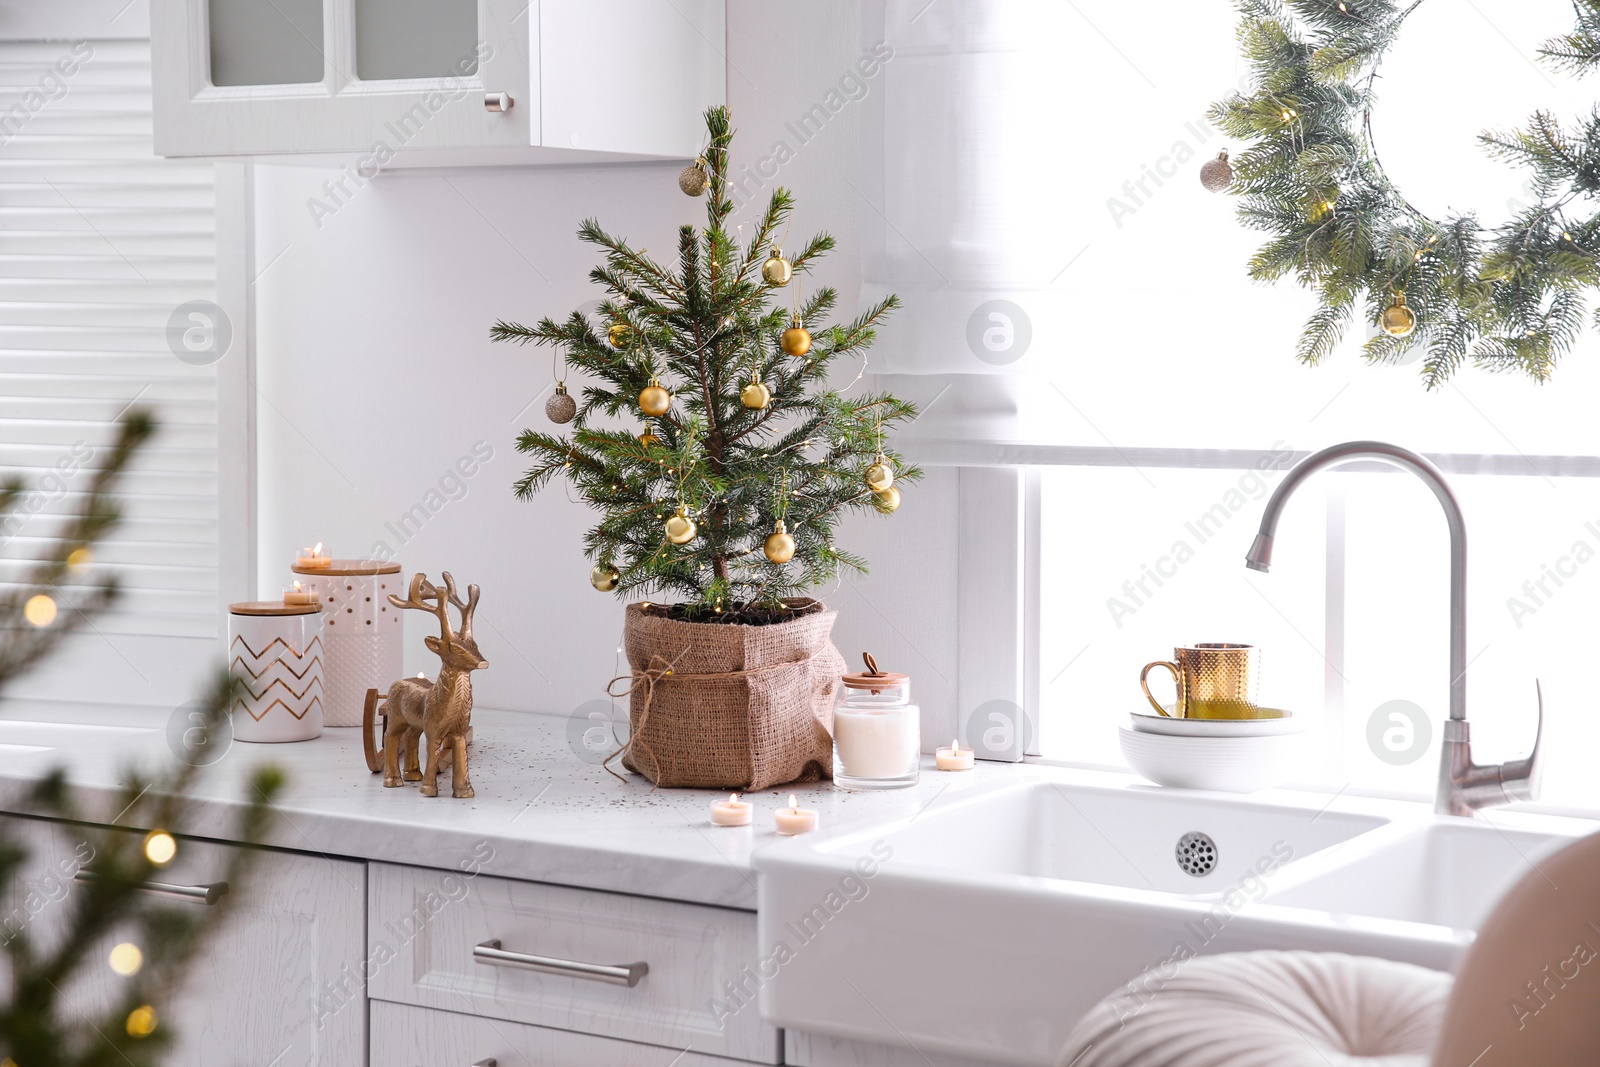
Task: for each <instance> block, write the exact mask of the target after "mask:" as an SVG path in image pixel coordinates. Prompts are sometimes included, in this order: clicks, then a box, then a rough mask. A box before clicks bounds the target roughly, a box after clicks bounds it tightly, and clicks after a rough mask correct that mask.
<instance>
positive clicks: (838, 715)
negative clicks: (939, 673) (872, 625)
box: [833, 655, 922, 789]
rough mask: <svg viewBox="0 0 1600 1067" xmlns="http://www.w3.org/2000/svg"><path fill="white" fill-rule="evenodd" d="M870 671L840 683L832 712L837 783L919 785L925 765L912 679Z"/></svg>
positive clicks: (850, 785)
mask: <svg viewBox="0 0 1600 1067" xmlns="http://www.w3.org/2000/svg"><path fill="white" fill-rule="evenodd" d="M862 658H863V659H864V660H866V663H867V669H866V670H865V671H862V672H859V673H856V674H847V675H845V676H844V677H843V678H842V679H841V681H842V682H843V685H842V686H840V689H839V703H838V705H837V706H836V707H835V708H834V709H833V780H834V783H835V784H837V785H841V786H843V787H845V788H846V789H898V788H901V787H903V786H908V785H915V784H916V783H917V775H918V773H919V772H920V769H921V763H922V712H921V709H919V708H918V707H917V706H916V705H915V704H913V703H911V676H910V675H907V674H894V673H890V672H888V671H881V670H879V669H878V665H877V663H876V662H875V661H874V660H873V658H872V657H871V656H870V655H865V656H863V657H862Z"/></svg>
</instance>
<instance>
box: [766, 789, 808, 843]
mask: <svg viewBox="0 0 1600 1067" xmlns="http://www.w3.org/2000/svg"><path fill="white" fill-rule="evenodd" d="M776 818H777V821H778V833H780V834H783V835H785V836H787V837H793V836H794V835H795V834H804V833H809V832H810V831H812V830H815V829H816V828H817V813H816V812H814V811H809V810H807V809H805V808H802V807H801V806H800V800H799V798H798V797H796V796H795V795H794V794H793V793H790V794H789V806H788V807H787V808H779V809H778V811H777V813H776Z"/></svg>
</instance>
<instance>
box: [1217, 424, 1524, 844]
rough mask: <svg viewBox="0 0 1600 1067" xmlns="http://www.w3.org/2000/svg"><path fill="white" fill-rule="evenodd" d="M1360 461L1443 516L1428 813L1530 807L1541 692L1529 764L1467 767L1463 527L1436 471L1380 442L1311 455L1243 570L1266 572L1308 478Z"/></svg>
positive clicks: (1291, 478)
mask: <svg viewBox="0 0 1600 1067" xmlns="http://www.w3.org/2000/svg"><path fill="white" fill-rule="evenodd" d="M1363 460H1377V461H1378V462H1381V463H1387V464H1389V465H1391V466H1394V467H1399V468H1400V469H1401V470H1406V471H1410V472H1411V473H1412V474H1415V475H1416V476H1417V477H1418V478H1420V479H1422V481H1423V483H1424V484H1426V485H1427V486H1428V488H1429V489H1431V490H1433V495H1434V496H1435V497H1437V498H1438V500H1439V505H1440V506H1441V507H1442V508H1444V516H1445V524H1446V526H1447V527H1448V528H1449V532H1450V719H1449V721H1448V722H1446V723H1445V729H1444V743H1443V745H1442V748H1441V751H1440V753H1439V787H1438V792H1437V794H1436V795H1435V799H1434V810H1435V811H1437V812H1439V813H1440V814H1446V815H1471V814H1473V813H1474V812H1475V811H1477V810H1478V809H1480V808H1484V807H1489V806H1490V805H1494V804H1508V803H1511V802H1513V801H1515V800H1534V799H1537V798H1538V795H1539V779H1540V776H1541V772H1542V770H1543V758H1542V755H1541V752H1540V749H1541V747H1542V743H1543V734H1544V729H1543V726H1544V694H1543V692H1542V691H1541V692H1540V694H1539V731H1538V733H1537V734H1536V735H1535V737H1534V742H1533V751H1532V753H1531V754H1530V755H1529V756H1528V758H1527V759H1525V760H1514V761H1512V762H1510V763H1505V764H1498V765H1487V766H1479V765H1478V764H1476V763H1473V762H1472V742H1471V735H1470V734H1469V732H1468V726H1467V526H1466V521H1465V519H1464V518H1463V517H1462V514H1461V505H1460V504H1459V503H1458V502H1457V501H1456V497H1455V494H1454V493H1453V492H1451V491H1450V485H1449V483H1448V482H1446V481H1445V480H1444V475H1443V474H1442V473H1440V471H1439V468H1438V467H1435V466H1434V465H1433V464H1432V463H1430V462H1428V460H1427V459H1425V458H1424V457H1423V456H1420V455H1418V454H1417V453H1415V452H1413V451H1411V450H1410V449H1406V448H1401V447H1399V446H1398V445H1391V444H1385V443H1384V442H1382V441H1348V442H1346V443H1344V444H1340V445H1333V446H1332V447H1330V448H1324V449H1323V450H1322V451H1320V452H1314V453H1312V454H1311V455H1309V456H1307V457H1306V458H1305V459H1303V460H1301V461H1300V462H1299V463H1298V464H1296V465H1295V466H1294V468H1293V469H1292V470H1290V471H1289V473H1288V474H1286V475H1285V476H1284V479H1283V481H1282V482H1280V483H1278V487H1277V489H1275V490H1273V493H1272V496H1271V497H1270V498H1269V499H1268V500H1267V506H1266V510H1265V511H1264V512H1262V515H1261V529H1260V531H1259V532H1258V533H1257V534H1256V539H1255V542H1254V543H1253V544H1251V546H1250V551H1249V553H1248V554H1247V555H1246V556H1245V561H1244V562H1245V566H1246V567H1249V568H1250V569H1251V570H1256V571H1263V572H1264V571H1267V570H1268V569H1270V568H1271V566H1272V546H1273V541H1274V539H1275V538H1276V537H1277V532H1278V517H1279V516H1280V515H1281V514H1282V513H1283V508H1284V505H1285V504H1287V503H1288V501H1289V498H1290V497H1291V496H1293V495H1294V492H1295V490H1296V489H1298V488H1300V486H1301V484H1303V483H1304V482H1305V480H1306V479H1307V478H1309V477H1311V476H1312V475H1313V474H1316V473H1317V472H1319V471H1322V470H1326V469H1328V468H1329V467H1335V466H1339V465H1341V464H1345V463H1354V462H1360V461H1363Z"/></svg>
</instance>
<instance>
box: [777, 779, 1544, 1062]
mask: <svg viewBox="0 0 1600 1067" xmlns="http://www.w3.org/2000/svg"><path fill="white" fill-rule="evenodd" d="M1196 831H1198V832H1199V833H1202V834H1204V835H1206V836H1207V837H1208V838H1209V839H1210V843H1211V848H1212V850H1213V852H1214V859H1215V863H1214V866H1213V867H1212V869H1211V870H1210V871H1209V872H1208V873H1203V874H1200V875H1198V876H1197V875H1195V874H1191V873H1189V872H1188V871H1186V870H1185V869H1184V868H1185V867H1188V868H1190V869H1191V870H1192V869H1200V868H1203V867H1204V866H1205V862H1204V861H1205V858H1206V855H1207V854H1206V853H1205V851H1204V847H1203V846H1202V848H1201V850H1200V851H1199V852H1198V853H1197V852H1196V851H1195V850H1194V849H1193V848H1192V847H1191V848H1190V849H1189V850H1188V851H1187V853H1186V855H1185V857H1184V862H1182V863H1180V857H1179V855H1178V853H1179V842H1180V840H1182V839H1184V837H1185V835H1187V834H1191V833H1192V832H1196ZM1191 840H1192V839H1191ZM1559 840H1560V839H1558V838H1555V837H1551V836H1549V835H1542V834H1528V835H1521V836H1519V835H1517V834H1514V833H1510V832H1508V833H1507V835H1505V836H1502V834H1501V832H1500V831H1498V830H1495V829H1494V828H1492V827H1485V826H1476V825H1463V824H1459V823H1456V822H1455V821H1453V820H1452V821H1450V824H1449V825H1446V824H1440V823H1437V822H1436V820H1435V819H1434V817H1433V816H1431V815H1428V814H1426V813H1425V812H1424V811H1422V809H1421V808H1420V806H1419V805H1402V804H1383V803H1381V802H1369V801H1353V800H1348V799H1341V800H1339V801H1337V802H1335V803H1332V804H1331V805H1330V804H1329V803H1328V802H1327V800H1326V798H1322V797H1314V796H1308V797H1306V798H1305V801H1304V803H1303V804H1295V803H1265V802H1261V801H1255V800H1245V799H1239V798H1234V797H1228V796H1223V795H1218V794H1212V793H1202V792H1194V791H1188V790H1175V789H1155V788H1151V787H1147V786H1139V785H1126V786H1107V785H1095V784H1089V783H1088V782H1082V781H1075V780H1074V779H1073V776H1072V773H1071V772H1056V776H1055V777H1049V778H1040V779H1035V780H1030V781H1024V782H1021V783H1015V784H1007V785H1003V786H999V787H996V788H992V789H980V790H975V791H973V792H972V793H968V794H963V795H961V796H959V797H955V798H950V799H946V800H944V801H943V802H937V803H935V804H934V805H932V806H931V807H929V808H928V809H927V810H926V811H923V812H921V813H920V814H916V815H912V816H906V817H901V818H898V819H895V820H892V821H888V822H884V823H881V824H879V825H877V826H872V827H867V828H864V829H863V828H861V827H860V826H855V827H846V828H843V829H840V830H837V831H825V832H822V833H817V834H808V835H806V836H805V837H801V838H797V839H796V840H794V841H793V842H789V843H785V844H782V845H778V846H774V847H771V848H767V849H763V850H761V851H759V852H757V853H756V854H755V856H754V857H753V862H754V864H755V867H756V869H757V871H758V873H759V879H760V882H759V886H760V909H759V918H758V922H759V927H760V930H759V937H760V942H759V943H760V949H761V952H762V955H763V956H764V957H766V961H765V962H764V966H763V967H762V969H761V978H762V985H761V992H760V1004H761V1013H762V1015H763V1017H765V1018H766V1019H767V1020H768V1021H769V1022H772V1023H774V1024H776V1025H779V1026H785V1027H792V1028H795V1029H798V1030H802V1031H807V1032H812V1033H820V1034H828V1035H833V1036H837V1037H844V1038H853V1039H856V1040H862V1041H870V1042H878V1043H885V1044H891V1045H899V1046H901V1047H906V1046H908V1045H909V1046H911V1047H913V1048H915V1049H917V1050H919V1051H920V1052H922V1053H923V1054H924V1055H928V1054H931V1053H934V1052H940V1053H946V1054H950V1055H956V1056H966V1057H971V1058H973V1059H977V1060H980V1061H985V1062H994V1063H1017V1064H1036V1065H1039V1067H1045V1065H1052V1064H1054V1063H1055V1057H1056V1054H1057V1052H1059V1050H1060V1048H1061V1046H1062V1044H1063V1042H1064V1039H1065V1038H1066V1036H1067V1034H1068V1032H1069V1031H1070V1030H1071V1029H1072V1026H1073V1025H1074V1023H1076V1022H1077V1021H1078V1020H1079V1019H1080V1018H1081V1017H1082V1016H1083V1014H1084V1013H1085V1012H1087V1011H1088V1010H1089V1009H1090V1008H1091V1007H1093V1006H1094V1005H1095V1004H1096V1003H1097V1002H1098V1001H1100V1000H1101V998H1103V997H1105V996H1106V995H1107V994H1109V993H1112V992H1113V991H1117V990H1119V988H1120V990H1121V992H1120V994H1119V997H1118V1000H1117V1002H1116V1005H1117V1006H1116V1007H1114V1008H1113V1009H1112V1010H1114V1011H1117V1012H1118V1013H1119V1014H1122V1013H1124V1012H1125V1013H1129V1014H1131V1013H1133V1012H1135V1011H1137V1010H1138V1008H1139V1006H1140V1004H1141V1003H1142V1001H1143V999H1144V998H1146V997H1148V996H1149V995H1150V992H1151V991H1152V990H1153V989H1155V988H1157V987H1159V985H1160V984H1161V982H1162V981H1163V976H1164V977H1165V979H1170V978H1171V977H1172V976H1173V974H1175V973H1176V971H1175V968H1176V967H1177V966H1178V965H1179V964H1180V963H1181V961H1182V960H1184V959H1186V958H1188V957H1190V956H1194V955H1200V954H1209V953H1215V952H1237V951H1249V950H1254V949H1292V948H1300V949H1310V950H1315V951H1339V952H1349V953H1354V954H1358V955H1372V956H1383V957H1387V958H1390V959H1398V960H1405V961H1408V962H1412V963H1417V964H1420V965H1423V966H1427V967H1434V968H1439V969H1449V968H1450V967H1451V966H1452V964H1453V963H1454V961H1455V959H1456V957H1457V956H1458V954H1459V953H1460V951H1461V949H1462V948H1463V947H1464V946H1465V945H1467V944H1468V943H1470V941H1471V938H1472V936H1473V935H1472V932H1471V930H1472V928H1473V927H1474V926H1475V924H1476V923H1477V921H1478V920H1480V919H1481V917H1482V915H1483V914H1484V913H1485V912H1486V911H1487V910H1488V908H1489V907H1490V906H1491V905H1492V903H1493V900H1494V898H1495V897H1497V896H1498V895H1499V893H1500V892H1501V891H1503V889H1504V888H1505V886H1506V885H1508V884H1509V882H1510V881H1512V880H1514V879H1515V878H1516V877H1518V876H1519V875H1520V874H1521V873H1522V872H1524V871H1525V870H1527V867H1526V864H1523V863H1517V862H1511V861H1510V860H1509V859H1508V856H1507V855H1506V854H1504V853H1505V849H1506V842H1507V841H1509V842H1511V847H1512V849H1513V850H1516V849H1520V850H1521V851H1523V852H1527V853H1528V854H1529V855H1530V856H1532V855H1536V854H1539V853H1541V852H1542V851H1548V850H1549V849H1551V848H1553V847H1555V846H1556V845H1557V844H1558V843H1559ZM1493 842H1500V844H1499V846H1498V847H1497V846H1496V845H1495V844H1493ZM1197 857H1198V862H1197ZM1457 879H1460V880H1462V881H1463V883H1464V884H1467V883H1470V885H1471V889H1470V890H1469V891H1461V892H1457V891H1455V890H1452V889H1451V888H1449V887H1450V885H1451V884H1452V882H1454V881H1455V880H1457ZM1291 904H1292V906H1291Z"/></svg>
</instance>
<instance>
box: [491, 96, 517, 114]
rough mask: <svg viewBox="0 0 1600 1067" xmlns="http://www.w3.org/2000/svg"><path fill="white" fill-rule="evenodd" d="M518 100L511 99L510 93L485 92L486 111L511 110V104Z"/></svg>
mask: <svg viewBox="0 0 1600 1067" xmlns="http://www.w3.org/2000/svg"><path fill="white" fill-rule="evenodd" d="M515 103H516V101H515V100H513V99H511V94H510V93H484V94H483V107H484V110H485V111H510V110H511V105H512V104H515Z"/></svg>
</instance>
